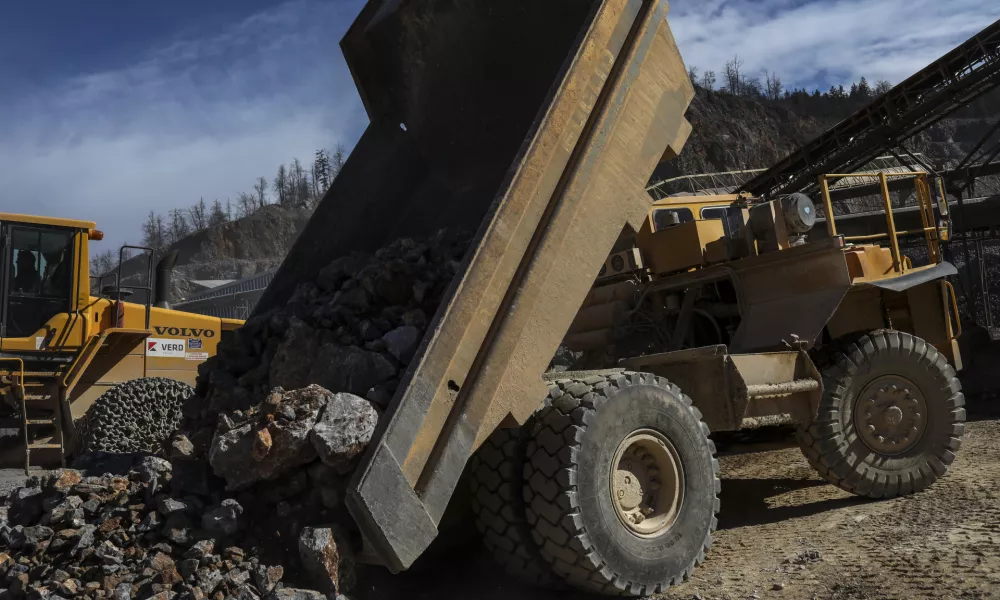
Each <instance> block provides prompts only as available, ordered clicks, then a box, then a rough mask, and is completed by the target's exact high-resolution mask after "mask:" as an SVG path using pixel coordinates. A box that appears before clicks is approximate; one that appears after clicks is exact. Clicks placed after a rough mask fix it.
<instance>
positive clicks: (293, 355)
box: [270, 317, 320, 390]
mask: <svg viewBox="0 0 1000 600" xmlns="http://www.w3.org/2000/svg"><path fill="white" fill-rule="evenodd" d="M319 348H320V339H319V333H318V332H317V331H316V330H314V329H313V328H311V327H309V325H307V324H306V323H305V322H303V321H301V320H300V319H297V318H294V317H293V318H292V319H291V320H290V321H289V326H288V331H286V332H285V338H284V340H283V341H282V342H281V344H280V345H279V346H278V349H277V351H276V352H275V354H274V359H272V361H271V377H270V385H271V387H272V388H275V387H282V388H284V389H286V390H294V389H298V388H302V387H305V386H307V385H309V383H310V381H309V379H310V377H309V372H310V369H311V366H312V361H313V359H314V358H315V357H316V355H317V353H318V352H319Z"/></svg>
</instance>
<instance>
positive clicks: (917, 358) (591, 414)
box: [256, 0, 964, 595]
mask: <svg viewBox="0 0 1000 600" xmlns="http://www.w3.org/2000/svg"><path fill="white" fill-rule="evenodd" d="M666 13H667V3H666V1H664V0H550V1H546V2H537V1H525V0H502V1H501V0H476V1H471V0H413V1H410V2H397V1H393V0H369V2H368V3H367V4H366V5H365V7H364V8H363V9H362V11H361V13H360V15H359V16H358V17H357V19H356V20H355V21H354V23H353V24H352V25H351V27H350V28H349V30H348V31H347V33H346V35H345V37H344V39H343V41H342V43H341V46H342V49H343V52H344V55H345V57H346V59H347V63H348V65H349V67H350V69H351V73H352V75H353V77H354V80H355V83H356V85H357V87H358V91H359V93H360V96H361V99H362V101H363V103H364V106H365V109H366V111H367V113H368V116H369V118H370V120H371V122H370V124H369V126H368V128H367V130H366V131H365V133H364V134H363V136H362V137H361V139H360V140H359V142H358V144H357V146H356V147H355V149H354V150H353V152H352V153H351V155H350V158H349V159H348V160H347V162H346V164H345V165H344V167H343V170H342V171H341V172H340V174H339V176H338V177H337V179H336V181H334V183H333V185H332V187H331V188H330V190H329V191H328V192H327V194H326V196H325V198H324V199H323V201H322V202H321V203H320V205H319V206H318V208H317V209H316V212H315V213H314V215H313V217H312V218H311V220H310V221H309V223H308V224H307V225H306V227H305V229H304V231H303V232H302V234H301V235H300V237H299V238H298V240H297V241H296V243H295V245H294V246H293V248H292V250H291V251H290V253H289V255H288V256H287V258H286V259H285V261H284V262H283V264H282V265H281V267H280V268H279V270H278V271H277V273H276V274H275V277H274V280H273V282H272V284H271V285H270V286H269V288H268V289H267V290H266V291H265V293H264V295H263V296H262V298H261V300H260V302H259V304H258V306H257V308H256V312H257V313H258V314H259V313H262V312H264V311H267V310H269V309H270V308H272V307H275V306H277V305H280V304H282V303H284V302H285V301H286V300H287V299H288V298H289V296H290V294H291V293H292V290H294V289H295V287H296V286H297V285H298V284H299V283H302V282H306V281H313V280H315V279H316V277H317V274H318V271H319V270H320V269H321V268H322V266H323V265H326V264H329V263H330V262H331V261H332V260H334V259H336V258H338V257H341V256H344V255H347V254H349V253H351V252H354V251H361V252H369V253H370V252H374V251H376V250H377V249H378V248H381V247H383V246H386V245H388V243H389V242H391V241H393V240H395V239H397V238H400V237H421V236H427V235H430V234H431V233H433V232H434V231H437V230H438V229H440V228H459V229H466V230H472V231H475V232H476V234H475V236H474V241H473V243H472V247H471V248H470V250H469V251H468V253H467V256H466V258H465V260H464V263H463V265H462V266H461V268H460V270H459V274H458V275H457V276H456V278H455V280H454V281H453V282H452V284H451V287H450V289H449V292H448V293H447V294H446V297H445V300H444V301H443V302H442V305H441V306H440V307H439V309H438V311H437V313H436V315H435V317H434V319H433V322H432V326H431V327H429V328H428V330H427V333H426V334H425V337H424V339H423V340H422V342H421V345H420V347H419V349H418V351H417V354H416V356H415V358H414V359H413V361H412V362H411V363H410V366H409V368H408V371H407V373H406V375H405V376H404V378H403V380H402V382H401V384H400V386H399V388H398V391H397V392H396V394H395V397H394V399H393V401H392V403H391V405H390V407H389V409H388V410H387V412H386V415H385V416H384V417H383V418H382V420H381V421H380V425H379V428H378V430H377V431H376V434H375V437H374V438H373V442H372V443H371V444H370V445H369V447H368V450H367V453H366V455H365V457H364V460H363V461H362V463H361V465H360V467H359V468H358V470H357V471H356V472H355V475H354V478H353V480H352V482H351V487H350V490H349V492H348V497H347V503H348V506H349V509H350V511H351V513H352V515H353V517H354V519H355V520H356V521H357V523H358V525H359V527H360V529H361V531H362V533H363V537H364V540H365V552H364V555H365V557H366V558H367V559H368V560H371V561H375V562H379V563H381V564H383V565H385V566H386V567H387V568H388V569H390V570H391V571H394V572H398V571H401V570H404V569H407V568H408V567H410V566H411V565H412V564H413V562H414V560H416V559H417V557H419V556H420V555H421V553H422V552H423V551H424V550H425V549H426V548H427V547H428V545H429V544H430V543H431V541H432V540H433V539H434V538H435V537H436V536H437V535H438V527H439V524H440V523H441V520H442V516H443V515H444V513H445V510H446V508H447V507H448V504H449V501H450V500H451V498H452V496H453V494H454V493H455V491H456V487H457V486H458V485H459V482H460V478H461V477H462V475H463V471H468V475H469V478H470V479H471V480H472V484H473V487H474V503H475V506H474V508H475V510H476V512H477V513H478V522H479V524H480V527H481V529H482V531H483V534H484V537H485V541H486V543H487V545H488V546H489V547H490V548H491V549H492V551H493V554H494V555H495V556H496V558H497V559H498V560H499V561H500V562H501V563H502V564H503V565H504V567H505V568H506V569H507V570H508V571H509V572H511V573H513V574H515V575H517V576H519V577H521V578H523V579H526V580H530V581H537V582H546V583H553V582H567V583H569V584H570V585H572V586H575V587H577V588H580V589H583V590H587V591H595V592H600V593H606V594H613V595H645V594H649V593H653V592H659V591H662V590H663V589H665V588H667V587H668V586H670V585H672V584H675V583H679V582H681V581H683V580H684V579H686V578H687V577H688V576H689V575H690V574H691V572H692V569H694V568H695V566H696V565H697V564H699V563H700V562H701V561H702V560H704V559H705V557H706V553H707V552H708V549H709V546H710V544H711V541H712V532H713V531H714V529H715V526H716V515H717V513H718V511H719V509H720V506H719V499H718V498H719V491H720V478H719V473H718V463H717V462H716V459H715V456H714V454H715V447H714V445H713V443H712V440H711V438H710V434H711V431H712V430H713V428H714V429H715V430H732V429H738V428H740V427H741V426H742V425H743V423H744V421H745V420H746V419H747V418H748V417H753V416H757V415H774V414H779V415H788V416H790V417H791V418H793V419H794V420H795V422H796V424H797V426H798V430H799V436H800V439H801V442H802V446H803V450H804V451H805V453H806V456H807V457H808V458H809V460H810V462H811V463H812V464H813V465H814V466H815V467H816V468H817V469H818V470H819V471H820V473H822V474H823V475H824V476H825V477H827V478H828V479H829V480H830V481H832V482H833V483H835V484H837V485H840V486H842V487H844V488H845V489H848V490H851V491H852V492H855V493H858V494H862V495H868V496H877V497H889V496H895V495H899V494H906V493H911V492H915V491H917V490H920V489H922V488H924V487H926V486H927V485H929V484H930V483H931V482H932V481H933V480H934V479H936V478H937V477H940V476H941V475H943V474H944V472H945V470H946V469H947V466H948V464H949V463H950V462H951V461H952V459H953V458H954V455H955V452H956V451H957V450H958V447H959V444H960V439H961V436H962V427H963V425H962V421H963V419H964V412H963V409H962V404H963V398H962V394H961V392H960V391H959V385H958V383H957V381H956V379H955V369H956V368H958V367H959V365H960V357H959V355H958V351H957V347H956V344H955V341H954V338H955V337H956V331H955V329H957V327H958V323H957V321H954V322H953V321H952V320H951V318H950V315H951V310H952V308H953V307H952V302H953V300H952V299H951V296H950V287H949V286H948V284H947V282H946V279H945V277H946V276H947V275H948V274H949V273H952V272H953V271H954V270H953V268H952V267H950V265H948V264H947V263H943V262H938V260H939V259H938V258H936V257H935V260H933V261H932V263H931V264H930V265H929V266H927V267H925V268H911V267H912V266H911V265H910V264H908V263H907V261H906V260H905V259H904V258H903V257H902V256H900V255H899V251H898V250H897V249H896V245H895V244H894V243H893V244H891V248H882V247H881V246H879V245H876V244H860V245H857V244H853V243H852V242H851V240H845V239H844V238H843V236H839V235H837V234H836V231H835V229H832V230H831V231H829V232H828V233H829V234H830V235H828V236H826V238H825V239H811V238H810V237H809V233H810V228H811V227H812V226H814V224H815V216H816V215H815V208H816V207H815V205H814V204H813V202H812V201H811V199H809V198H804V197H801V196H792V197H787V198H775V199H766V200H765V199H756V198H742V197H740V198H730V199H727V200H726V201H724V202H720V203H719V208H720V209H721V210H719V211H717V212H718V214H716V215H715V216H716V217H718V218H714V219H708V218H706V216H705V215H699V216H700V218H695V219H690V220H685V219H682V218H678V217H677V216H673V217H671V216H669V215H663V218H662V219H661V218H660V215H658V214H656V212H655V209H656V207H654V206H653V205H652V201H651V199H650V197H649V196H648V195H647V194H646V192H645V191H644V188H645V186H646V183H647V181H648V179H649V177H650V174H651V173H652V172H653V169H654V167H655V166H656V165H657V164H658V163H659V162H660V161H662V160H670V159H672V158H674V157H676V156H677V154H678V153H679V152H680V151H681V149H682V147H683V145H684V143H685V140H686V138H687V137H688V134H689V132H690V130H691V127H690V125H689V124H688V122H687V121H686V120H685V118H684V114H685V111H686V109H687V107H688V105H689V103H690V102H691V100H692V97H693V94H694V91H693V88H692V85H691V82H690V80H689V78H688V76H687V70H686V68H685V66H684V63H683V61H682V60H681V57H680V54H679V52H678V49H677V46H676V44H675V42H674V40H673V37H672V35H671V31H670V28H669V26H668V24H667V21H666V18H665V17H666ZM931 210H932V212H933V207H932V208H931ZM828 214H831V213H828ZM934 216H935V217H939V215H934ZM889 217H890V218H891V211H890V213H889ZM935 231H937V229H936V226H934V225H928V226H927V227H926V234H927V236H928V239H929V240H930V239H931V238H932V237H933V236H932V234H933V233H934V232H935ZM890 233H892V234H893V235H894V234H895V232H890ZM935 235H937V234H935ZM885 239H886V240H888V238H885ZM939 241H940V239H939V237H938V239H935V240H933V241H931V242H929V243H930V244H931V245H932V246H933V245H934V244H936V243H938V242H939ZM602 270H604V271H605V272H604V273H603V275H602ZM560 346H563V347H564V348H566V349H569V350H573V349H576V350H577V351H583V352H584V355H583V356H582V357H581V360H583V361H584V362H585V363H587V364H585V365H584V366H585V367H586V368H589V367H593V368H592V369H589V370H577V371H568V372H559V373H550V372H548V371H549V366H550V363H551V362H552V359H553V356H554V354H555V353H556V351H557V349H559V348H560ZM727 510H739V507H738V506H734V507H730V508H727Z"/></svg>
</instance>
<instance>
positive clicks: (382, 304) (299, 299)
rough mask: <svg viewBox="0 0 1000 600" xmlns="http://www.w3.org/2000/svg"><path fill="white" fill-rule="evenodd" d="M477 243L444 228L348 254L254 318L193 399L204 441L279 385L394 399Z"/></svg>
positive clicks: (191, 421)
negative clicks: (371, 252)
mask: <svg viewBox="0 0 1000 600" xmlns="http://www.w3.org/2000/svg"><path fill="white" fill-rule="evenodd" d="M468 242H469V237H468V236H466V235H461V234H454V233H449V232H446V231H442V232H440V233H439V234H437V235H436V236H434V237H432V238H430V239H427V240H412V239H409V238H403V239H399V240H397V241H395V242H393V243H392V244H390V245H389V246H387V247H385V248H382V249H380V250H379V251H377V252H376V253H375V255H374V256H366V255H360V254H351V255H348V256H344V257H342V258H339V259H337V260H335V261H333V262H332V263H331V264H330V265H328V266H327V267H326V268H324V269H323V270H322V271H320V273H319V277H318V279H317V281H316V282H308V283H303V284H301V285H300V286H299V287H298V288H297V289H296V290H295V292H294V294H292V296H291V298H290V299H289V301H288V302H287V303H286V304H285V305H284V306H282V307H280V308H276V309H273V310H270V311H268V312H265V313H263V314H261V315H257V316H255V317H253V318H251V319H250V320H249V321H247V323H246V324H245V325H244V326H243V327H242V328H241V329H240V330H239V331H237V332H235V335H233V336H232V337H231V338H230V339H228V340H226V341H224V342H223V343H222V344H220V348H219V354H218V356H217V357H215V358H213V359H212V360H209V361H207V362H206V363H205V364H203V365H202V369H201V370H200V377H199V380H198V386H197V390H196V391H197V398H196V399H195V400H193V401H192V402H189V403H188V404H187V406H185V409H184V413H185V418H186V422H185V427H186V428H187V429H188V430H189V431H190V433H191V436H190V437H191V441H192V442H193V443H194V444H195V446H196V448H201V449H202V451H204V450H207V446H208V443H209V442H210V439H211V436H212V435H213V434H214V428H215V426H216V424H217V422H218V419H219V416H220V415H229V416H230V417H234V420H240V419H241V418H242V416H241V415H242V413H244V412H245V411H247V410H248V409H250V408H251V407H252V406H255V405H257V404H259V403H260V402H261V401H262V400H263V399H264V398H266V397H268V395H269V394H270V392H271V390H273V389H275V388H282V389H284V390H296V389H301V388H304V387H306V386H308V385H310V384H316V385H319V386H321V387H323V388H325V389H327V390H329V391H331V392H334V393H340V392H347V393H351V394H355V395H357V396H360V397H363V398H366V399H368V400H369V401H371V402H372V403H373V404H375V405H376V406H378V407H379V408H385V407H386V406H388V403H389V401H390V400H391V399H392V396H393V394H394V393H395V391H396V388H397V387H398V385H399V378H400V375H401V374H402V372H403V371H404V370H405V369H406V367H407V366H408V365H409V363H410V360H411V359H412V358H413V356H414V355H415V352H416V350H417V345H418V344H419V343H420V340H421V339H422V338H423V333H424V331H425V329H426V328H427V325H428V321H429V319H430V318H432V317H433V315H434V313H435V311H436V310H437V308H438V304H440V302H441V299H442V298H443V296H444V294H445V292H446V291H447V289H448V286H449V285H450V284H451V282H452V280H453V279H454V277H455V275H456V273H457V272H458V270H459V266H460V263H461V260H462V258H463V256H464V255H465V251H466V249H467V247H468Z"/></svg>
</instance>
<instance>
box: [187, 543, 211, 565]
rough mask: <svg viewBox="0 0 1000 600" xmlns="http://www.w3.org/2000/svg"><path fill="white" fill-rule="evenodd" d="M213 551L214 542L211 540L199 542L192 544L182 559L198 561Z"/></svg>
mask: <svg viewBox="0 0 1000 600" xmlns="http://www.w3.org/2000/svg"><path fill="white" fill-rule="evenodd" d="M213 550H215V542H214V541H212V540H201V541H199V542H195V543H194V544H192V546H191V547H190V548H188V550H187V552H185V553H184V558H194V559H197V560H200V559H202V558H205V557H206V556H208V555H210V554H211V553H212V551H213Z"/></svg>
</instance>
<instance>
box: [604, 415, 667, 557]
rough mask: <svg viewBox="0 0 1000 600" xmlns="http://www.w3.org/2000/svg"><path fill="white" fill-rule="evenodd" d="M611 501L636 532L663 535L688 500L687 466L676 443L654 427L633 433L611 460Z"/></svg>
mask: <svg viewBox="0 0 1000 600" xmlns="http://www.w3.org/2000/svg"><path fill="white" fill-rule="evenodd" d="M609 483H610V485H611V504H612V505H613V506H614V507H615V512H617V513H618V518H619V520H621V522H622V525H624V526H625V528H626V529H628V530H629V531H630V532H631V533H632V534H634V535H637V536H639V537H645V538H652V537H656V536H659V535H663V534H664V533H666V532H667V530H669V529H670V526H671V525H673V524H674V521H676V520H677V515H678V513H679V512H680V507H681V504H682V503H683V501H684V469H683V467H682V466H681V460H680V456H678V454H677V450H676V449H675V448H674V445H673V444H671V443H670V440H668V439H667V438H666V436H664V435H663V434H662V433H660V432H658V431H654V430H652V429H639V430H637V431H634V432H632V433H631V434H630V435H629V436H627V437H626V438H625V439H624V440H622V442H621V443H620V444H619V445H618V450H617V451H616V452H615V457H614V460H613V461H612V462H611V477H610V482H609Z"/></svg>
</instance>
